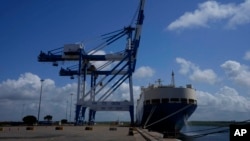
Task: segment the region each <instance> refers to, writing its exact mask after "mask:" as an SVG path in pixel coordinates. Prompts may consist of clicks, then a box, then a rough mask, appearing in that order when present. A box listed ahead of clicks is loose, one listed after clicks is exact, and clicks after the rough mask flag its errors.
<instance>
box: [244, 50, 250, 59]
mask: <svg viewBox="0 0 250 141" xmlns="http://www.w3.org/2000/svg"><path fill="white" fill-rule="evenodd" d="M243 59H245V60H248V61H249V60H250V51H247V52H246V53H245V56H244V57H243Z"/></svg>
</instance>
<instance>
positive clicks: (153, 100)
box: [152, 99, 160, 104]
mask: <svg viewBox="0 0 250 141" xmlns="http://www.w3.org/2000/svg"><path fill="white" fill-rule="evenodd" d="M159 103H160V99H152V104H159Z"/></svg>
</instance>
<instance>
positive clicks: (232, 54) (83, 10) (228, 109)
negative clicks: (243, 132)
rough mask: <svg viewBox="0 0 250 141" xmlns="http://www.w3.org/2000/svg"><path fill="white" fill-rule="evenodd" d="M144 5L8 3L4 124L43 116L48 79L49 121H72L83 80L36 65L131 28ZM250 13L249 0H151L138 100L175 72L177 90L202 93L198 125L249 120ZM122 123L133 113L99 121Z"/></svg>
mask: <svg viewBox="0 0 250 141" xmlns="http://www.w3.org/2000/svg"><path fill="white" fill-rule="evenodd" d="M138 3H139V0H120V1H117V0H105V1H93V0H84V1H83V0H72V1H69V0H53V1H51V0H37V1H34V0H1V1H0V36H1V38H0V46H1V47H0V52H1V56H0V57H1V59H0V64H1V67H0V73H1V75H0V88H1V92H0V101H1V102H0V107H1V108H0V112H1V113H4V115H5V116H2V117H0V120H20V119H21V116H22V115H26V114H33V115H36V113H37V104H38V94H39V90H40V79H41V78H43V79H45V80H46V81H45V82H44V85H45V86H44V95H43V98H44V99H43V100H44V103H46V104H44V105H42V109H43V110H42V116H43V115H44V116H45V114H52V115H53V113H54V112H55V111H61V112H58V113H57V114H56V115H53V116H54V117H55V120H60V119H61V117H62V116H64V115H65V109H66V102H67V100H69V98H70V96H69V93H75V92H76V80H71V79H69V78H67V77H60V76H59V75H58V72H59V69H60V67H52V65H51V64H50V63H40V62H37V56H38V55H39V53H40V51H41V50H42V51H49V50H52V49H55V48H58V47H62V46H63V45H64V44H67V43H79V42H83V43H86V42H87V41H89V40H91V39H93V38H95V37H97V36H99V35H102V34H105V33H108V32H111V31H115V30H117V29H121V28H123V27H125V26H128V25H130V24H131V20H132V18H133V16H134V14H135V11H136V9H137V6H138ZM249 12H250V1H249V0H239V1H233V0H218V1H206V0H192V1H183V0H174V1H173V0H172V1H171V0H157V1H154V0H146V4H145V19H144V24H143V29H142V37H141V43H140V48H139V53H138V58H137V60H138V61H137V66H136V72H135V74H134V93H135V97H138V95H139V93H140V86H145V85H148V84H149V83H154V82H155V80H157V79H158V78H161V79H162V80H163V83H165V84H168V83H169V82H170V79H171V78H170V74H171V71H172V70H174V71H175V76H176V83H177V84H176V85H185V84H187V83H191V84H193V86H194V87H195V88H196V90H197V97H198V100H199V108H198V109H197V110H196V112H195V113H194V114H193V116H192V117H191V119H192V120H245V119H249V118H250V114H249V111H250V99H249V96H250V90H249V86H250V81H249V76H250V70H249V67H250V62H249V61H250V49H249V44H250V40H249V39H248V38H249V35H250V31H249V30H250V28H249V24H250V16H249V14H248V13H249ZM118 45H119V44H118ZM86 46H87V47H88V43H86ZM121 46H122V47H123V46H124V45H123V44H122V45H121ZM111 51H112V50H106V51H104V53H109V52H111ZM60 65H61V66H63V67H67V66H68V64H67V63H60ZM126 88H127V84H124V85H123V87H122V88H121V89H119V90H118V91H119V92H122V96H124V97H123V98H127V96H126V94H127V93H128V90H127V89H126ZM48 106H50V107H49V108H48ZM16 113H17V114H16ZM112 114H116V113H112ZM112 114H110V115H112ZM123 115H124V116H123ZM97 116H98V115H97ZM117 116H121V117H122V118H123V119H124V120H127V119H128V118H129V116H128V114H127V113H125V114H124V113H118V115H116V116H107V115H102V114H100V115H99V117H100V118H99V119H108V120H116V118H115V119H114V117H117Z"/></svg>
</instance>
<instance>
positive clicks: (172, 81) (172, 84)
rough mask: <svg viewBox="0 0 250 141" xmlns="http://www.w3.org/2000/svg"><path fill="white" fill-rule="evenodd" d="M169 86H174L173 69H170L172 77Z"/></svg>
mask: <svg viewBox="0 0 250 141" xmlns="http://www.w3.org/2000/svg"><path fill="white" fill-rule="evenodd" d="M170 86H173V87H175V80H174V71H172V78H171V84H170Z"/></svg>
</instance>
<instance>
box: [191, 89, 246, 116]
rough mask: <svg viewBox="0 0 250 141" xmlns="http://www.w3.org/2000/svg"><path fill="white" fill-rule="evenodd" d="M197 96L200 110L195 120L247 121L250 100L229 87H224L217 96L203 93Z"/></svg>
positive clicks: (196, 112)
mask: <svg viewBox="0 0 250 141" xmlns="http://www.w3.org/2000/svg"><path fill="white" fill-rule="evenodd" d="M196 94H197V99H198V108H197V110H196V111H195V113H194V114H193V116H192V118H193V119H203V120H246V119H244V118H246V116H243V115H247V114H248V113H249V111H250V99H247V98H246V97H243V96H242V95H240V94H239V93H238V91H237V90H235V89H234V88H230V87H228V86H224V87H222V88H221V89H220V90H219V91H218V92H216V93H215V94H211V93H208V92H203V91H197V92H196ZM236 113H239V115H237V114H236Z"/></svg>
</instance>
